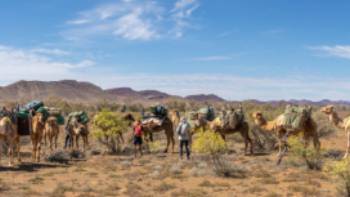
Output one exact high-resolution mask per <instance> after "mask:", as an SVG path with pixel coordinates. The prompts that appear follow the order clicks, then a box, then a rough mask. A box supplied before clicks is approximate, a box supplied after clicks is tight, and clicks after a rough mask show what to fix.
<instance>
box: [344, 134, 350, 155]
mask: <svg viewBox="0 0 350 197" xmlns="http://www.w3.org/2000/svg"><path fill="white" fill-rule="evenodd" d="M347 135H348V141H347V146H346V152H345V155H344V157H343V159H346V158H347V157H348V156H349V151H350V131H349V130H347Z"/></svg>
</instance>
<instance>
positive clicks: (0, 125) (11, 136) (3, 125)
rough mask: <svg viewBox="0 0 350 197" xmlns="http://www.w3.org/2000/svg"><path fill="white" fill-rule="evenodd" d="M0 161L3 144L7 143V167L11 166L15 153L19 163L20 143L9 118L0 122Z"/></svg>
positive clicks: (15, 129)
mask: <svg viewBox="0 0 350 197" xmlns="http://www.w3.org/2000/svg"><path fill="white" fill-rule="evenodd" d="M0 140H1V143H0V159H1V154H2V148H3V143H7V145H8V150H7V154H8V158H9V163H8V165H9V166H13V163H14V162H13V153H14V152H16V155H17V158H18V162H21V159H20V152H19V151H20V148H19V147H20V143H19V135H18V132H17V127H16V126H15V124H13V123H12V122H11V119H10V118H9V117H3V118H1V120H0ZM16 147H17V149H15V148H16Z"/></svg>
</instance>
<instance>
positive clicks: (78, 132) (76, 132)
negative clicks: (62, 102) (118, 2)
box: [67, 116, 89, 152]
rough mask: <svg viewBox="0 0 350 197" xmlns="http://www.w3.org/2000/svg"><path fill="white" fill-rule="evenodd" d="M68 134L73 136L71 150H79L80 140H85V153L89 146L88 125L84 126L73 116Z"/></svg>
mask: <svg viewBox="0 0 350 197" xmlns="http://www.w3.org/2000/svg"><path fill="white" fill-rule="evenodd" d="M67 129H68V132H69V133H70V134H71V136H72V144H71V148H74V146H75V148H76V149H77V150H79V138H80V137H82V139H83V151H84V152H85V150H86V147H87V146H88V145H89V140H88V136H89V129H88V125H86V124H82V123H80V122H79V121H78V119H77V117H75V116H73V117H72V118H71V119H70V121H69V122H68V123H67Z"/></svg>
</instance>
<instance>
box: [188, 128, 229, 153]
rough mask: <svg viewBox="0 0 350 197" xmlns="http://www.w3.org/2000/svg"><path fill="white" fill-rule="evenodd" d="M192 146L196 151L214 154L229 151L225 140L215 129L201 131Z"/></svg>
mask: <svg viewBox="0 0 350 197" xmlns="http://www.w3.org/2000/svg"><path fill="white" fill-rule="evenodd" d="M192 147H193V150H194V151H196V152H199V153H208V154H212V155H213V154H220V153H224V152H225V151H227V146H226V143H225V140H224V139H222V137H221V136H220V135H219V134H218V133H215V132H213V131H204V132H199V133H198V135H197V137H196V139H195V140H194V142H193V146H192Z"/></svg>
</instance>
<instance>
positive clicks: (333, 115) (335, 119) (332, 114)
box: [321, 105, 350, 159]
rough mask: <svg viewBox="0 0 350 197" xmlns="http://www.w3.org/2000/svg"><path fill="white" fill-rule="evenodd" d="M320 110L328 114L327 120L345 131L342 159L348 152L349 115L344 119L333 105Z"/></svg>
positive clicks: (349, 147) (349, 144) (349, 141)
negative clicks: (345, 142) (344, 148)
mask: <svg viewBox="0 0 350 197" xmlns="http://www.w3.org/2000/svg"><path fill="white" fill-rule="evenodd" d="M321 112H323V113H325V114H326V115H328V118H329V121H330V122H331V123H333V124H334V125H335V126H336V127H337V128H339V129H343V130H344V131H345V132H346V133H347V148H346V152H345V155H344V157H343V158H344V159H345V158H347V157H348V156H349V152H350V116H348V117H346V118H344V119H342V118H340V117H339V115H338V113H337V112H336V111H335V109H334V106H333V105H328V106H325V107H323V108H321Z"/></svg>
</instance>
